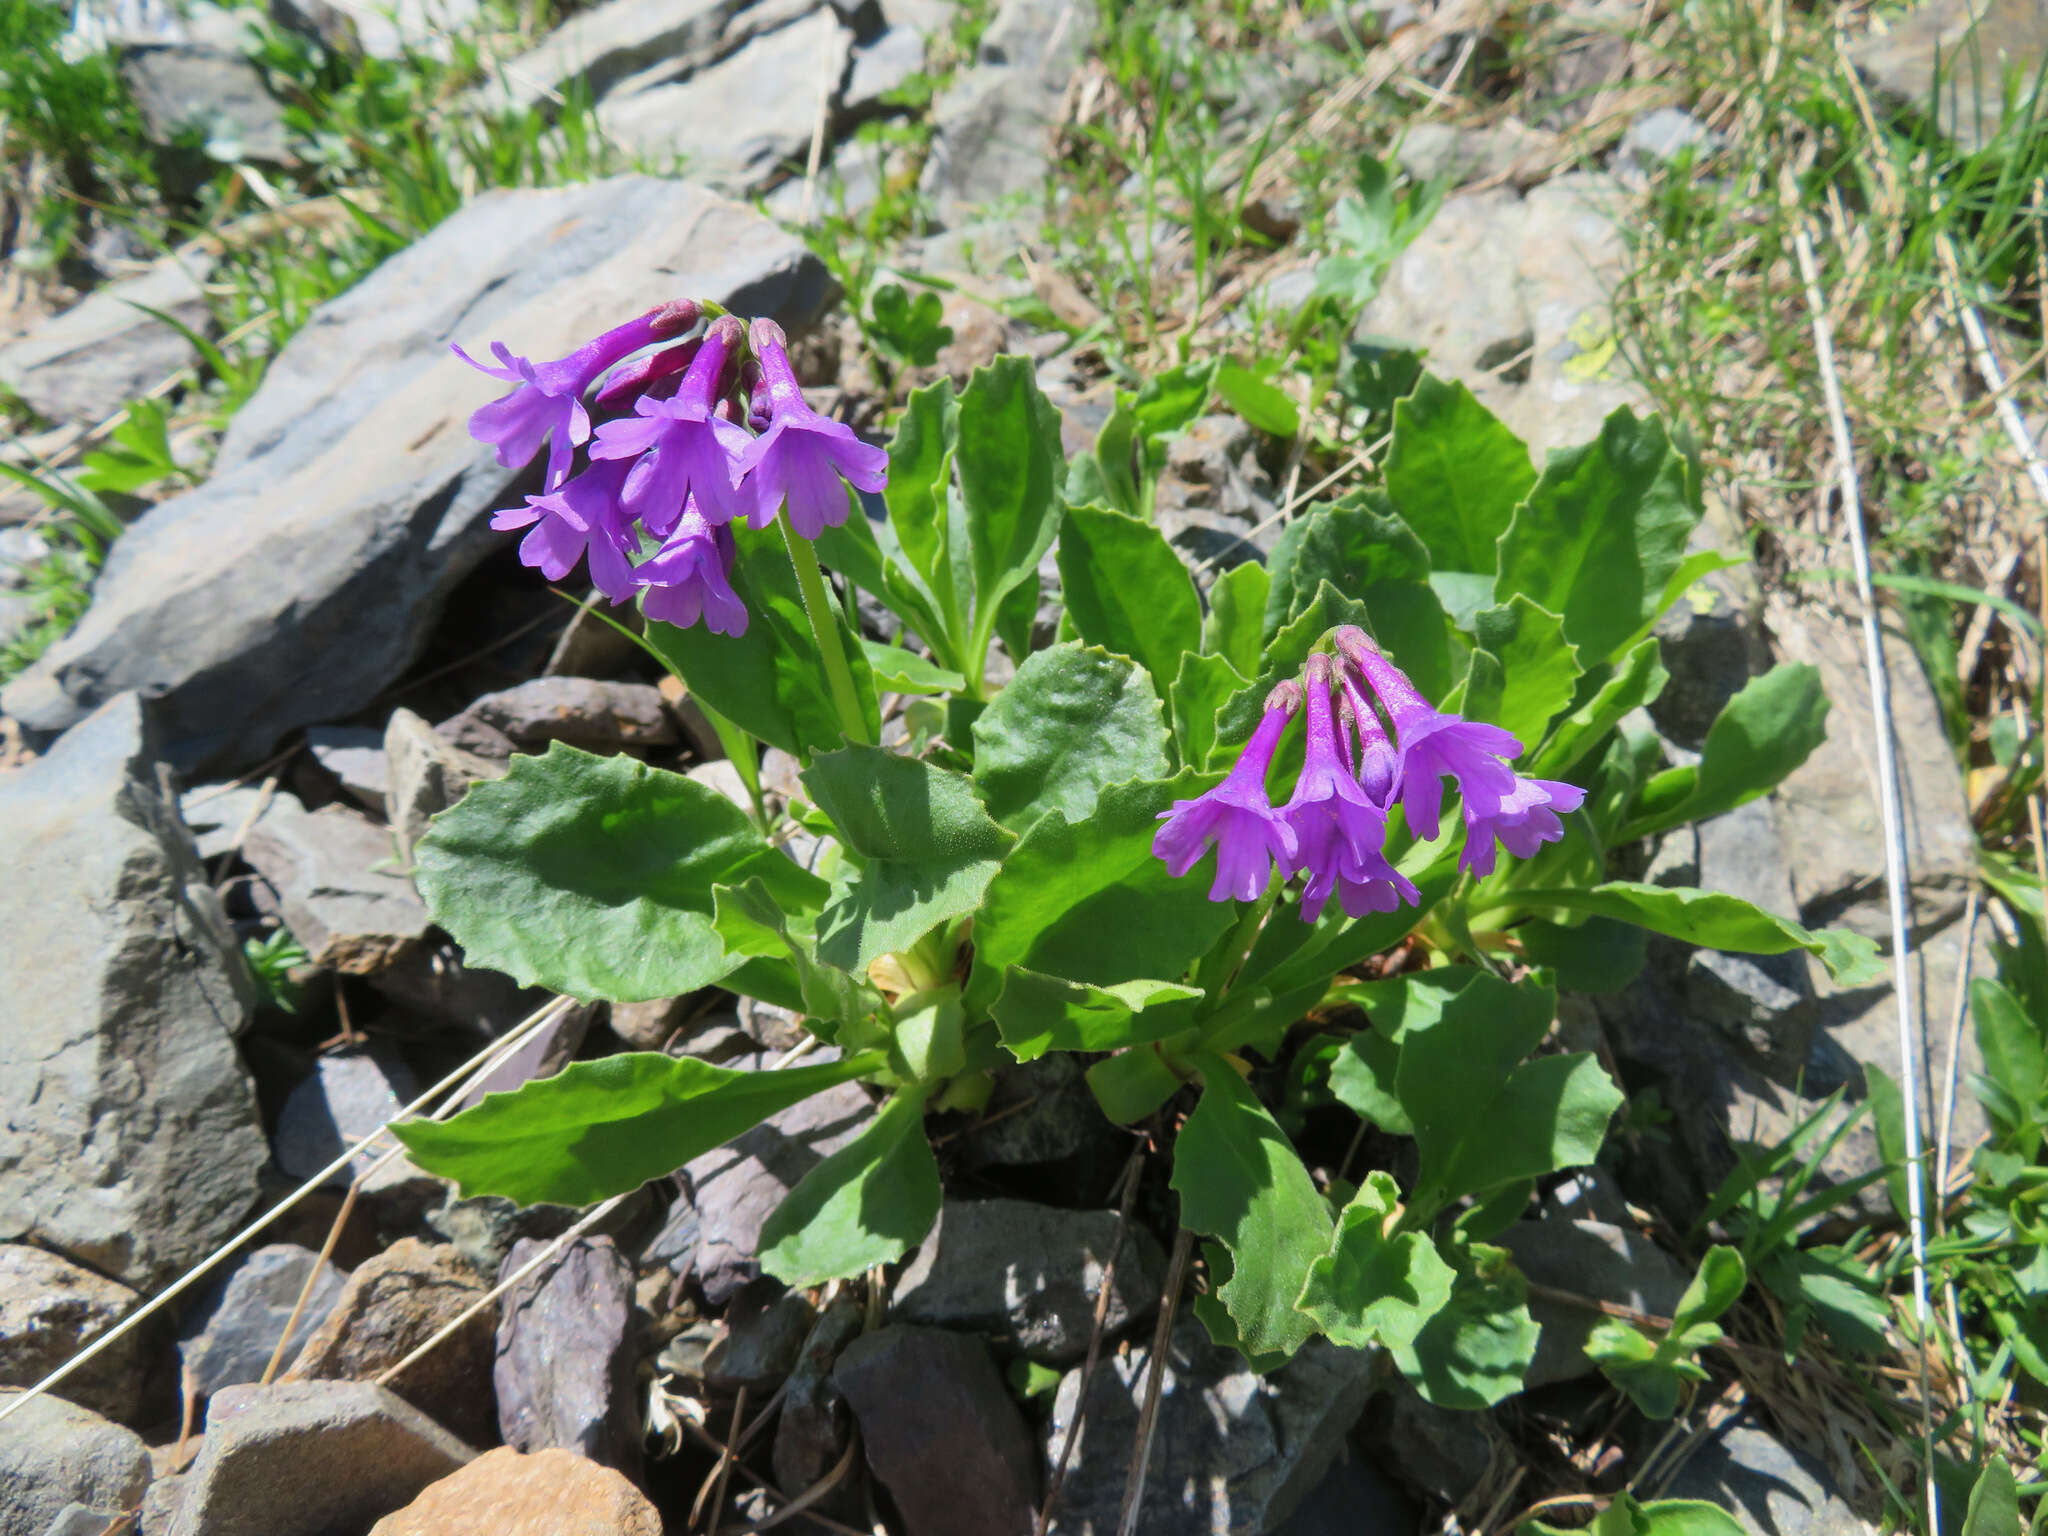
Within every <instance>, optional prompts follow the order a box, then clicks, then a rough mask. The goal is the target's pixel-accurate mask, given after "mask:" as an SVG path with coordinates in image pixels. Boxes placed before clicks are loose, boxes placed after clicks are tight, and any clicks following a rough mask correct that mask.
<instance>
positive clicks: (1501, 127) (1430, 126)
mask: <svg viewBox="0 0 2048 1536" xmlns="http://www.w3.org/2000/svg"><path fill="white" fill-rule="evenodd" d="M1569 158H1570V156H1569V155H1568V154H1567V152H1566V151H1565V148H1564V145H1563V141H1562V140H1561V139H1560V138H1559V137H1558V135H1556V134H1554V133H1551V132H1548V131H1547V130H1545V129H1542V128H1531V127H1530V126H1529V125H1528V124H1527V123H1524V122H1523V121H1522V120H1521V119H1520V118H1518V117H1504V118H1502V119H1501V120H1500V121H1499V122H1497V123H1488V124H1485V125H1484V126H1481V127H1473V128H1463V127H1459V126H1457V125H1455V124H1452V123H1414V124H1411V125H1410V126H1409V128H1408V131H1407V132H1406V133H1404V134H1403V135H1402V136H1401V144H1400V148H1399V149H1398V150H1397V151H1396V152H1395V159H1396V161H1397V163H1398V164H1399V165H1400V167H1401V169H1402V170H1404V171H1406V172H1407V173H1408V174H1409V176H1411V177H1412V178H1414V179H1415V180H1416V181H1437V180H1444V181H1449V182H1451V183H1452V184H1453V185H1456V184H1458V183H1461V182H1474V181H1478V182H1487V183H1499V182H1505V183H1507V184H1508V185H1509V186H1512V187H1514V188H1516V189H1517V190H1522V189H1526V188H1528V187H1530V186H1533V185H1535V184H1536V183H1537V182H1539V181H1541V180H1542V179H1543V178H1544V177H1545V176H1547V175H1549V174H1550V172H1551V171H1552V170H1553V169H1555V168H1556V166H1557V164H1558V163H1559V161H1561V160H1569Z"/></svg>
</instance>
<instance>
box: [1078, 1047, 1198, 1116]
mask: <svg viewBox="0 0 2048 1536" xmlns="http://www.w3.org/2000/svg"><path fill="white" fill-rule="evenodd" d="M1182 1086H1183V1084H1182V1082H1181V1077H1180V1074H1179V1073H1177V1072H1175V1071H1174V1070H1173V1068H1172V1067H1170V1066H1168V1065H1167V1063H1166V1058H1165V1057H1163V1056H1161V1055H1160V1054H1159V1052H1158V1050H1157V1049H1156V1048H1155V1047H1153V1046H1150V1045H1142V1046H1139V1047H1138V1048H1137V1049H1135V1050H1129V1051H1118V1052H1117V1053H1116V1054H1115V1055H1114V1056H1105V1057H1103V1059H1102V1060H1100V1061H1098V1062H1096V1063H1095V1065H1094V1066H1092V1067H1090V1068H1089V1069H1088V1091H1089V1092H1090V1093H1092V1094H1094V1095H1095V1102H1096V1103H1097V1104H1099V1105H1100V1106H1101V1107H1102V1112H1103V1114H1104V1115H1106V1116H1108V1117H1109V1119H1110V1121H1111V1122H1112V1123H1113V1124H1116V1125H1135V1124H1137V1123H1138V1122H1139V1121H1140V1120H1142V1119H1144V1118H1145V1117H1146V1116H1147V1115H1149V1114H1151V1113H1152V1111H1153V1110H1155V1109H1157V1108H1158V1107H1159V1106H1160V1105H1162V1104H1164V1103H1165V1102H1166V1101H1167V1100H1168V1099H1170V1098H1172V1097H1173V1096H1174V1095H1175V1094H1176V1093H1178V1092H1180V1090H1181V1088H1182Z"/></svg>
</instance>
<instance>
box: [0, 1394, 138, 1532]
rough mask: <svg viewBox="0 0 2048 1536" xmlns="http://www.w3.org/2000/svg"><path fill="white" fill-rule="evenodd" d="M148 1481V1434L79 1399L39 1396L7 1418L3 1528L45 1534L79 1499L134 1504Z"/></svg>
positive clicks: (0, 1470)
mask: <svg viewBox="0 0 2048 1536" xmlns="http://www.w3.org/2000/svg"><path fill="white" fill-rule="evenodd" d="M20 1395H21V1394H20V1393H18V1392H8V1391H0V1408H6V1407H7V1406H8V1405H9V1404H11V1403H12V1402H13V1401H14V1399H15V1398H17V1397H19V1396H20ZM148 1486H149V1448H148V1447H147V1446H145V1445H144V1444H143V1443H142V1437H141V1436H140V1435H138V1434H135V1433H134V1432H133V1431H132V1430H126V1429H123V1428H121V1427H120V1426H119V1425H118V1424H109V1423H108V1422H107V1421H106V1420H105V1419H103V1418H101V1417H100V1416H99V1415H98V1414H96V1413H93V1412H91V1411H90V1410H89V1409H85V1408H81V1407H79V1406H78V1405H77V1404H76V1403H67V1402H65V1401H64V1400H63V1399H62V1398H58V1397H49V1396H43V1397H38V1398H36V1399H34V1400H33V1401H31V1402H28V1403H25V1404H23V1405H22V1406H21V1407H19V1408H17V1409H15V1410H14V1412H13V1413H12V1414H10V1415H9V1416H8V1417H7V1419H6V1420H5V1421H4V1422H0V1536H43V1533H44V1531H46V1530H47V1529H49V1525H50V1522H51V1521H52V1520H55V1519H56V1518H57V1516H58V1515H60V1514H61V1513H63V1511H64V1509H65V1507H66V1506H68V1505H71V1504H84V1505H88V1506H90V1507H91V1508H94V1509H133V1508H134V1507H135V1506H136V1505H137V1504H139V1503H141V1502H142V1494H143V1490H144V1489H146V1488H147V1487H148Z"/></svg>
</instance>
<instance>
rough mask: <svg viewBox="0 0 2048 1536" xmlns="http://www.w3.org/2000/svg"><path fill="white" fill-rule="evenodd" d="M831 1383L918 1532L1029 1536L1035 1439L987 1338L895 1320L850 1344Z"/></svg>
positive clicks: (871, 1461)
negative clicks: (1033, 1439) (836, 1389)
mask: <svg viewBox="0 0 2048 1536" xmlns="http://www.w3.org/2000/svg"><path fill="white" fill-rule="evenodd" d="M832 1384H833V1385H834V1386H836V1387H837V1388H838V1389H839V1390H840V1391H841V1392H842V1393H843V1394H845V1397H846V1401H847V1403H848V1405H849V1406H850V1407H851V1408H852V1409H853V1416H854V1417H855V1418H856V1419H857V1420H859V1422H860V1433H861V1442H862V1444H863V1445H864V1446H865V1447H866V1450H867V1458H868V1465H869V1467H871V1468H872V1469H873V1470H874V1473H875V1476H876V1477H877V1478H879V1479H880V1480H881V1481H882V1483H883V1485H884V1486H885V1487H887V1488H888V1490H889V1493H890V1495H891V1497H893V1498H894V1499H895V1501H896V1507H897V1509H898V1510H899V1511H901V1513H902V1515H903V1523H904V1528H905V1530H906V1531H907V1532H908V1533H909V1536H1029V1533H1030V1531H1031V1529H1032V1526H1033V1523H1034V1520H1035V1518H1036V1515H1037V1512H1038V1511H1037V1505H1038V1469H1037V1467H1036V1466H1035V1465H1034V1462H1035V1460H1036V1458H1035V1457H1034V1456H1033V1454H1032V1447H1031V1436H1030V1432H1029V1431H1028V1430H1026V1429H1025V1427H1024V1417H1023V1415H1022V1414H1021V1413H1019V1412H1018V1410H1017V1405H1016V1403H1015V1402H1014V1401H1013V1400H1012V1399H1011V1397H1010V1394H1009V1392H1008V1391H1007V1390H1006V1389H1005V1388H1004V1386H1003V1378H1002V1375H1001V1373H1000V1372H998V1371H997V1370H996V1367H995V1362H994V1361H993V1360H991V1359H990V1358H989V1354H988V1349H987V1346H985V1345H984V1344H982V1343H981V1341H980V1340H978V1339H972V1338H969V1337H967V1336H966V1335H965V1334H958V1333H947V1332H945V1331H944V1330H942V1329H938V1328H906V1327H903V1326H902V1325H900V1324H891V1325H890V1326H888V1327H886V1328H881V1329H878V1330H877V1331H875V1332H874V1333H870V1334H867V1335H865V1336H863V1337H861V1338H859V1339H856V1340H854V1342H853V1343H852V1344H850V1345H849V1346H847V1349H846V1352H845V1353H844V1354H842V1355H841V1356H840V1357H839V1364H838V1365H837V1366H836V1367H835V1368H834V1369H833V1372H832Z"/></svg>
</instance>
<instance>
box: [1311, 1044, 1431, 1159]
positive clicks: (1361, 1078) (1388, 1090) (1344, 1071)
mask: <svg viewBox="0 0 2048 1536" xmlns="http://www.w3.org/2000/svg"><path fill="white" fill-rule="evenodd" d="M1400 1060H1401V1048H1400V1046H1399V1045H1397V1044H1396V1043H1395V1042H1394V1040H1393V1039H1392V1037H1390V1036H1388V1035H1385V1034H1382V1033H1381V1032H1380V1031H1379V1030H1377V1029H1363V1030H1360V1031H1359V1032H1358V1033H1357V1034H1355V1035H1353V1036H1352V1037H1351V1038H1350V1039H1349V1040H1346V1041H1345V1042H1344V1048H1343V1049H1342V1050H1341V1051H1339V1052H1338V1053H1337V1055H1336V1057H1335V1059H1334V1060H1332V1061H1331V1063H1330V1092H1332V1093H1333V1094H1335V1095H1336V1096H1337V1100H1338V1102H1339V1103H1341V1104H1343V1105H1344V1107H1345V1108H1347V1109H1349V1110H1350V1111H1351V1112H1352V1113H1353V1114H1355V1115H1357V1116H1359V1117H1360V1118H1361V1119H1365V1120H1370V1121H1371V1122H1372V1123H1373V1124H1374V1125H1376V1126H1378V1127H1379V1128H1380V1129H1381V1130H1383V1131H1385V1132H1386V1133H1387V1134H1388V1135H1389V1136H1413V1135H1414V1134H1415V1122H1414V1121H1412V1120H1410V1119H1409V1118H1408V1111H1407V1110H1405V1109H1403V1108H1402V1107H1401V1096H1400V1095H1399V1094H1398V1093H1397V1092H1395V1090H1394V1074H1395V1073H1396V1071H1398V1070H1399V1066H1400Z"/></svg>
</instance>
